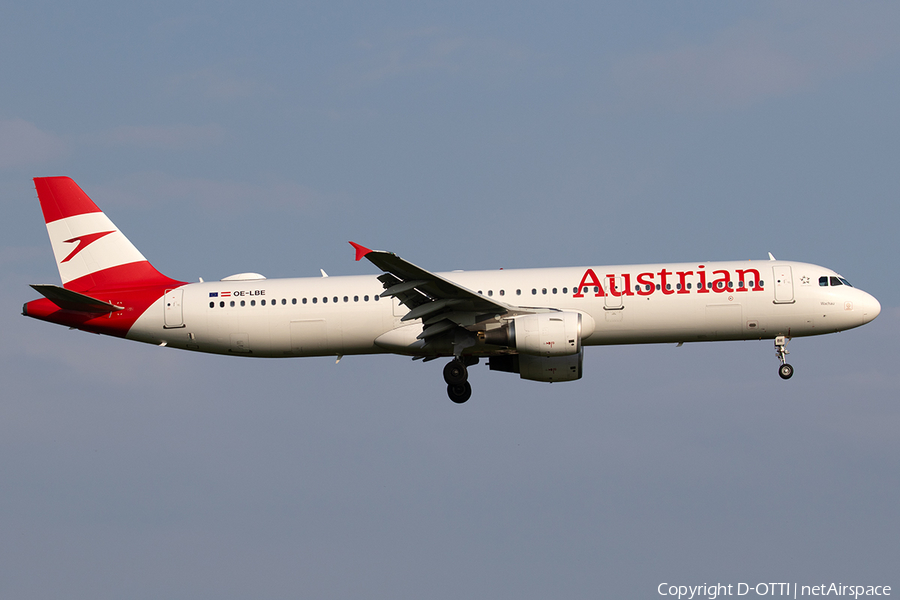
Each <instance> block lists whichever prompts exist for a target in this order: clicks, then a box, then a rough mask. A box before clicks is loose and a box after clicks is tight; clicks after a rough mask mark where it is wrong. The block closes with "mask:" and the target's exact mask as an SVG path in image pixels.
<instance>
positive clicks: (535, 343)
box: [484, 312, 590, 357]
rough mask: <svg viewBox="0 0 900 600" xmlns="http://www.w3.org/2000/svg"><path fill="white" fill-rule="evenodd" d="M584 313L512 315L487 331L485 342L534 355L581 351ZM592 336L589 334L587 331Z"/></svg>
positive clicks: (559, 354) (561, 354) (571, 353)
mask: <svg viewBox="0 0 900 600" xmlns="http://www.w3.org/2000/svg"><path fill="white" fill-rule="evenodd" d="M581 329H582V318H581V313H577V312H547V313H538V314H534V315H520V316H517V317H513V318H512V319H510V320H509V321H508V322H507V323H506V324H504V325H503V326H502V327H499V328H497V329H491V330H489V331H485V332H484V342H485V343H486V344H494V345H497V346H507V347H509V348H513V349H515V350H516V352H519V353H520V354H523V355H525V354H527V355H531V356H548V357H549V356H570V355H573V354H578V353H579V352H580V351H581V335H582V331H581ZM588 335H590V333H589V334H588Z"/></svg>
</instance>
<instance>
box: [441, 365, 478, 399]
mask: <svg viewBox="0 0 900 600" xmlns="http://www.w3.org/2000/svg"><path fill="white" fill-rule="evenodd" d="M477 362H478V359H477V358H472V357H465V358H463V359H460V358H454V359H453V360H451V361H450V362H448V363H447V365H446V366H445V367H444V381H446V382H447V395H448V396H449V397H450V399H451V400H452V401H454V402H456V403H457V404H462V403H463V402H465V401H466V400H468V399H469V398H471V397H472V386H471V385H470V384H469V369H468V368H467V367H468V366H470V365H474V364H476V363H477Z"/></svg>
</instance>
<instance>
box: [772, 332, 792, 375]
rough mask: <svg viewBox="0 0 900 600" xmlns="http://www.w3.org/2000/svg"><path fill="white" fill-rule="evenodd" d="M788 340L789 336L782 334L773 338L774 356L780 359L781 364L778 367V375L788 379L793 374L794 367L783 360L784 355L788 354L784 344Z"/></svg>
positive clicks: (789, 339)
mask: <svg viewBox="0 0 900 600" xmlns="http://www.w3.org/2000/svg"><path fill="white" fill-rule="evenodd" d="M790 341H791V338H789V337H786V336H783V335H779V336H778V337H776V338H775V356H777V357H778V360H780V361H781V366H779V367H778V376H779V377H781V378H782V379H790V378H791V377H792V376H793V375H794V367H792V366H791V365H789V364H787V362H785V360H784V357H785V356H786V355H788V354H790V352H788V351H787V349H786V346H787V344H788V342H790Z"/></svg>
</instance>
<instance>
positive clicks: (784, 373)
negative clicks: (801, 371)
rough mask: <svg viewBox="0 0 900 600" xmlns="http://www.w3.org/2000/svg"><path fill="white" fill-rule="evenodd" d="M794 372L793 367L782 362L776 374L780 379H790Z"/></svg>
mask: <svg viewBox="0 0 900 600" xmlns="http://www.w3.org/2000/svg"><path fill="white" fill-rule="evenodd" d="M793 374H794V367H792V366H791V365H789V364H787V363H784V364H783V365H781V366H780V367H778V376H779V377H781V378H782V379H790V378H791V376H792V375H793Z"/></svg>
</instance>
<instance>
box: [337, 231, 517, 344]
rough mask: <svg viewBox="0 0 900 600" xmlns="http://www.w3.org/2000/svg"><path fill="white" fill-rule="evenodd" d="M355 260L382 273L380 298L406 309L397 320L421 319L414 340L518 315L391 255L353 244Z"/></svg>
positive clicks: (507, 305)
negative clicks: (388, 298)
mask: <svg viewBox="0 0 900 600" xmlns="http://www.w3.org/2000/svg"><path fill="white" fill-rule="evenodd" d="M350 244H351V245H352V246H353V247H354V248H356V260H360V259H362V258H363V257H365V258H367V259H368V260H369V262H371V263H372V264H373V265H375V266H376V267H378V268H379V269H381V270H382V271H385V273H384V274H382V275H380V276H379V277H378V280H379V281H381V283H382V284H384V288H385V289H384V292H383V293H382V294H381V296H382V297H387V296H393V297H395V298H397V299H398V300H399V301H400V303H401V304H402V305H403V306H405V307H406V308H408V309H409V312H407V313H406V315H404V316H403V317H402V318H401V319H400V320H401V321H412V320H414V319H422V324H423V329H422V333H421V334H419V336H418V338H419V339H421V340H425V342H426V343H428V342H429V341H430V340H432V339H434V338H435V337H436V336H439V335H441V334H443V333H445V332H448V331H450V330H453V329H455V328H457V327H462V328H466V327H469V326H472V325H475V324H476V323H480V322H481V321H485V320H487V319H491V318H493V317H496V316H498V315H505V314H508V313H517V312H521V309H520V308H518V307H515V306H512V305H509V304H506V303H504V302H498V301H496V300H494V299H492V298H488V297H487V296H484V295H482V294H479V293H477V292H473V291H472V290H470V289H467V288H465V287H463V286H461V285H459V284H458V283H454V282H452V281H450V280H448V279H445V278H443V277H441V276H440V275H437V274H435V273H432V272H431V271H426V270H425V269H423V268H421V267H417V266H416V265H414V264H412V263H411V262H409V261H406V260H404V259H402V258H400V257H399V256H397V255H396V254H394V253H393V252H384V251H381V250H369V249H368V248H366V247H364V246H360V245H359V244H356V243H354V242H350Z"/></svg>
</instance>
